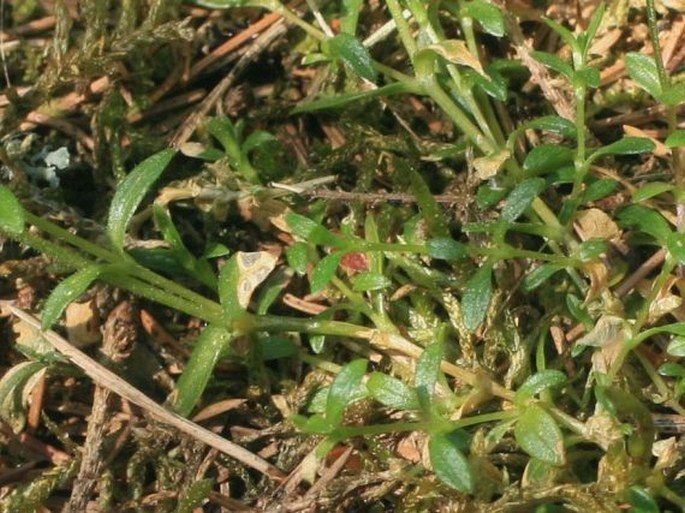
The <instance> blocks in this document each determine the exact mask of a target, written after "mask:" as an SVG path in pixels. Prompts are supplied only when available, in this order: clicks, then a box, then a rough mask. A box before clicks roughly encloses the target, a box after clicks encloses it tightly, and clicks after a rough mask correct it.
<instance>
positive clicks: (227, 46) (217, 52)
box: [190, 13, 281, 77]
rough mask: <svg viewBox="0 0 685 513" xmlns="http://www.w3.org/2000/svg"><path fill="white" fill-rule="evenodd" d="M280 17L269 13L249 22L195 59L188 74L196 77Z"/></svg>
mask: <svg viewBox="0 0 685 513" xmlns="http://www.w3.org/2000/svg"><path fill="white" fill-rule="evenodd" d="M280 19H281V15H280V14H278V13H271V14H267V15H266V16H264V17H263V18H262V19H261V20H259V21H257V22H255V23H253V24H251V25H250V26H249V27H247V28H246V29H245V30H243V31H242V32H240V33H239V34H236V35H235V36H233V37H232V38H230V39H229V40H228V41H226V42H225V43H223V44H221V45H219V46H217V47H216V48H215V49H214V50H212V51H211V52H210V53H209V54H208V55H207V56H205V57H203V58H202V59H200V60H199V61H197V62H196V63H195V64H194V65H193V67H192V68H190V76H191V77H196V76H197V75H199V74H200V73H201V72H202V71H203V70H204V69H205V68H207V67H209V66H211V65H212V64H214V63H215V62H216V61H217V60H219V59H220V58H221V57H223V56H225V55H228V54H230V53H231V52H232V51H234V50H236V49H237V48H239V47H240V46H242V45H243V44H244V43H246V42H248V41H249V40H250V39H251V38H252V37H253V36H254V35H255V34H259V33H260V32H262V31H263V30H266V29H267V28H269V27H270V26H271V25H273V24H274V23H276V22H277V21H278V20H280Z"/></svg>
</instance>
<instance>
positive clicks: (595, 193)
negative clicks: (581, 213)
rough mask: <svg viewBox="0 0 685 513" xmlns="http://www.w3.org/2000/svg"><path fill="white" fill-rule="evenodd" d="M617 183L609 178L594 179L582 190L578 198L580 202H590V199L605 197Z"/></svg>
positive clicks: (612, 190) (617, 185)
mask: <svg viewBox="0 0 685 513" xmlns="http://www.w3.org/2000/svg"><path fill="white" fill-rule="evenodd" d="M618 187H619V183H618V182H617V181H616V180H612V179H611V178H602V179H600V180H595V181H594V182H592V183H591V184H590V185H588V187H587V189H585V191H583V194H582V196H581V198H580V202H581V203H590V202H592V201H598V200H600V199H602V198H606V197H607V196H608V195H609V194H611V193H612V192H614V191H615V190H616V189H618Z"/></svg>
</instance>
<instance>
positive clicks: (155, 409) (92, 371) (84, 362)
mask: <svg viewBox="0 0 685 513" xmlns="http://www.w3.org/2000/svg"><path fill="white" fill-rule="evenodd" d="M4 306H6V308H7V309H8V310H9V311H10V312H11V313H12V314H14V315H15V316H16V317H18V318H20V319H22V320H24V321H25V322H27V323H28V324H30V325H31V326H32V327H34V328H35V329H37V330H39V331H40V330H41V324H40V320H39V319H37V318H36V317H34V316H33V315H31V314H29V313H27V312H25V311H24V310H22V309H20V308H17V307H16V306H14V305H12V304H8V303H7V302H5V303H4ZM43 336H44V337H45V339H46V340H47V341H48V342H49V343H50V344H51V345H52V346H53V347H54V348H55V349H56V350H57V351H58V352H59V353H61V354H63V355H64V356H66V357H67V358H68V359H69V360H70V361H71V363H73V364H74V365H76V366H77V367H79V368H80V369H81V370H82V371H83V372H84V373H85V374H86V375H87V376H89V377H90V378H91V379H92V380H93V381H94V382H95V383H96V384H97V385H98V386H100V387H102V388H105V389H107V390H109V391H111V392H113V393H115V394H117V395H118V396H120V397H123V398H124V399H126V400H128V401H130V402H132V403H133V404H135V405H137V406H139V407H140V408H142V409H143V410H145V411H146V412H147V413H148V414H149V415H150V417H152V418H154V419H155V420H157V421H158V422H161V423H163V424H166V425H168V426H171V427H174V428H176V429H178V430H179V431H181V432H182V433H184V434H186V435H188V436H190V437H192V438H194V439H196V440H198V441H199V442H202V443H204V444H206V445H208V446H210V447H213V448H215V449H217V450H218V451H220V452H222V453H224V454H226V455H227V456H229V457H231V458H234V459H236V460H238V461H239V462H241V463H243V464H244V465H246V466H248V467H250V468H253V469H255V470H258V471H259V472H261V473H262V474H264V475H266V476H268V477H269V478H271V479H274V480H282V479H283V478H284V477H285V475H284V474H283V472H282V471H281V470H280V469H278V468H277V467H275V466H274V465H272V464H271V463H269V462H268V461H266V460H264V459H262V458H260V457H259V456H257V455H255V454H253V453H252V452H250V451H248V450H247V449H245V448H244V447H241V446H240V445H238V444H235V443H233V442H231V441H229V440H226V439H225V438H223V437H221V436H219V435H217V434H215V433H212V432H211V431H209V430H207V429H205V428H203V427H202V426H199V425H197V424H195V423H194V422H191V421H190V420H188V419H186V418H184V417H181V416H180V415H178V414H176V413H173V412H171V411H169V410H167V409H165V408H164V407H162V406H160V405H159V404H157V403H156V402H155V401H153V400H152V399H150V398H149V397H148V396H146V395H145V394H143V393H142V392H141V391H140V390H138V389H137V388H135V387H133V386H132V385H131V384H129V383H127V382H126V381H124V380H123V379H122V378H120V377H119V376H117V375H116V374H114V373H113V372H112V371H110V370H109V369H107V368H105V367H103V366H102V365H100V364H99V363H97V362H96V361H95V360H93V359H92V358H91V357H89V356H88V355H86V354H85V353H83V352H82V351H80V350H79V349H77V348H76V347H74V346H72V345H71V344H70V343H69V342H68V341H67V340H66V339H64V338H62V337H61V336H59V335H58V334H57V333H55V332H54V331H52V330H48V331H45V332H43Z"/></svg>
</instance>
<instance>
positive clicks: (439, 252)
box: [426, 237, 468, 262]
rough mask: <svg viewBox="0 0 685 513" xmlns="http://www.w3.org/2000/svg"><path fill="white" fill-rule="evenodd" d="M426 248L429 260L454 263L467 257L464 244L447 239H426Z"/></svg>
mask: <svg viewBox="0 0 685 513" xmlns="http://www.w3.org/2000/svg"><path fill="white" fill-rule="evenodd" d="M426 248H427V249H428V255H429V256H430V257H431V258H435V259H438V260H446V261H448V262H456V261H457V260H461V259H463V258H465V257H466V256H467V255H468V253H467V248H466V246H465V245H464V244H462V243H461V242H457V241H456V240H454V239H452V238H449V237H438V238H435V239H428V240H427V241H426Z"/></svg>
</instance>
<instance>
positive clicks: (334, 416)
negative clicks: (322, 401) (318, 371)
mask: <svg viewBox="0 0 685 513" xmlns="http://www.w3.org/2000/svg"><path fill="white" fill-rule="evenodd" d="M367 364H368V362H367V361H366V360H362V359H358V360H353V361H351V362H350V363H348V364H347V365H345V366H344V367H343V368H342V369H341V370H340V372H339V373H338V375H337V376H336V377H335V379H334V380H333V383H331V388H330V390H329V391H328V399H327V400H326V420H327V421H328V423H329V424H330V425H332V426H337V425H340V423H341V422H342V419H343V413H344V412H345V408H347V405H348V404H350V403H351V402H352V401H354V400H356V399H357V398H359V385H360V384H361V381H362V378H363V377H364V373H365V372H366V366H367Z"/></svg>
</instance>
